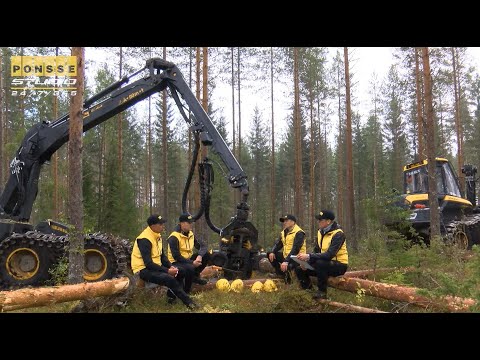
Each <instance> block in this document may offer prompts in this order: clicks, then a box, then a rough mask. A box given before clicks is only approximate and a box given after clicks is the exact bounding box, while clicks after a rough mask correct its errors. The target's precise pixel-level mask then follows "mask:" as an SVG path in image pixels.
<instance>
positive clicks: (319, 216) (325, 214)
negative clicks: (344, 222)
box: [315, 210, 335, 220]
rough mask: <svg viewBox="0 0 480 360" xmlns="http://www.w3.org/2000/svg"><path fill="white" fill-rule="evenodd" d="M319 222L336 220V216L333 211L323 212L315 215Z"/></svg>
mask: <svg viewBox="0 0 480 360" xmlns="http://www.w3.org/2000/svg"><path fill="white" fill-rule="evenodd" d="M315 218H316V219H317V220H322V219H327V220H335V214H334V213H333V211H330V210H322V211H320V212H319V213H318V214H317V215H315Z"/></svg>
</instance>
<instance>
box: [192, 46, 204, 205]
mask: <svg viewBox="0 0 480 360" xmlns="http://www.w3.org/2000/svg"><path fill="white" fill-rule="evenodd" d="M200 60H201V59H200V48H199V47H198V46H197V48H196V58H195V65H196V69H195V70H196V72H195V75H196V80H197V87H196V89H195V96H196V97H197V100H198V101H199V102H200V101H201V99H200V89H201V84H200V71H201V70H200ZM202 146H203V145H201V143H200V148H201V147H202ZM199 159H200V157H197V162H196V166H195V180H196V183H195V184H194V185H195V187H194V193H195V209H199V208H200V187H199V184H200V178H199V175H198V171H197V169H198V161H199ZM194 211H196V210H194Z"/></svg>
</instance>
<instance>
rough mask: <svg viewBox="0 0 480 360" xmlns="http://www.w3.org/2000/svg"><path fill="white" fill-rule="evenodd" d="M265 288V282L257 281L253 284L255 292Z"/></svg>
mask: <svg viewBox="0 0 480 360" xmlns="http://www.w3.org/2000/svg"><path fill="white" fill-rule="evenodd" d="M262 289H263V284H262V283H261V282H260V281H255V282H254V283H253V285H252V292H253V293H258V292H260V291H262Z"/></svg>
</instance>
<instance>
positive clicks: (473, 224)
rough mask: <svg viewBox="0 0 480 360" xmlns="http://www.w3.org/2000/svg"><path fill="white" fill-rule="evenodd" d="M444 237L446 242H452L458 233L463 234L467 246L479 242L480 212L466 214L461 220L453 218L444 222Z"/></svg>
mask: <svg viewBox="0 0 480 360" xmlns="http://www.w3.org/2000/svg"><path fill="white" fill-rule="evenodd" d="M444 231H445V237H446V240H447V241H448V242H451V243H452V242H453V241H454V239H455V237H456V236H457V235H458V234H465V236H466V237H467V238H468V243H469V247H470V246H471V245H473V244H480V214H470V215H466V216H465V217H464V218H463V219H462V220H453V221H450V222H449V223H447V224H445V227H444Z"/></svg>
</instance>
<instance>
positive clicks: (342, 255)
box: [295, 210, 348, 300]
mask: <svg viewBox="0 0 480 360" xmlns="http://www.w3.org/2000/svg"><path fill="white" fill-rule="evenodd" d="M315 218H316V219H317V220H318V227H319V230H318V236H317V242H316V244H315V247H314V249H313V253H310V254H299V255H298V259H300V260H303V261H306V262H307V263H308V264H309V265H310V266H311V267H313V269H314V270H309V269H307V268H306V266H301V267H298V268H297V269H296V271H295V273H296V275H297V278H298V280H300V285H301V286H302V288H303V289H311V288H312V282H311V281H310V276H316V277H317V284H318V291H317V292H316V293H315V294H314V296H313V298H314V299H316V300H318V299H326V298H327V280H328V277H329V276H340V275H343V274H345V272H346V271H347V267H348V252H347V243H346V241H345V234H344V232H343V230H342V229H341V228H340V226H339V225H338V224H337V222H336V221H334V220H335V214H334V213H333V212H332V211H330V210H322V211H320V213H319V214H317V215H315Z"/></svg>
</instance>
